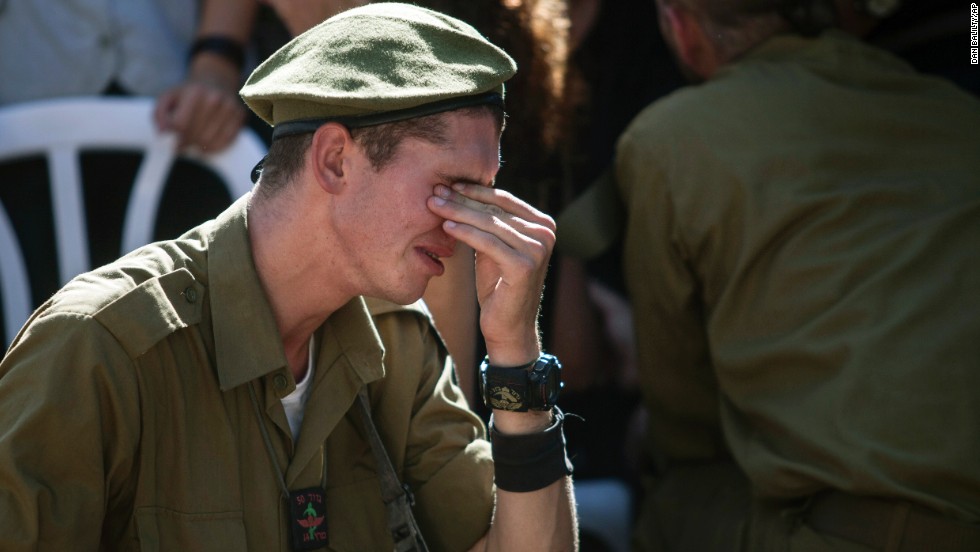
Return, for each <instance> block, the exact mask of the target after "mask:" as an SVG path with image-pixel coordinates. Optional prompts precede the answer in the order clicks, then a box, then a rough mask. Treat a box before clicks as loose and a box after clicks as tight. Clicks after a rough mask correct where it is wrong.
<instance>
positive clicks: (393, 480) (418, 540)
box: [357, 387, 429, 552]
mask: <svg viewBox="0 0 980 552" xmlns="http://www.w3.org/2000/svg"><path fill="white" fill-rule="evenodd" d="M357 399H358V401H357V402H358V405H359V409H358V410H359V411H360V413H361V419H362V420H363V422H364V429H365V432H366V433H367V437H368V443H370V445H371V452H373V453H374V459H375V462H377V464H378V478H379V479H380V481H381V498H382V499H383V500H384V503H385V510H386V512H387V514H388V529H389V530H390V531H391V538H392V540H394V541H395V552H428V550H429V549H428V547H427V546H426V544H425V539H423V538H422V531H421V530H420V529H419V526H418V523H416V521H415V515H414V514H412V505H413V504H414V502H415V498H414V497H413V496H412V493H411V491H410V490H409V488H408V485H402V483H401V482H400V481H399V480H398V474H397V473H396V472H395V467H394V466H392V465H391V459H390V458H388V453H387V452H385V446H384V443H382V442H381V436H380V435H378V430H377V428H376V427H374V420H372V418H371V403H370V402H369V401H368V395H367V387H362V388H361V390H360V391H359V392H358V394H357Z"/></svg>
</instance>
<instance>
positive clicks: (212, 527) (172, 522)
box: [136, 508, 248, 552]
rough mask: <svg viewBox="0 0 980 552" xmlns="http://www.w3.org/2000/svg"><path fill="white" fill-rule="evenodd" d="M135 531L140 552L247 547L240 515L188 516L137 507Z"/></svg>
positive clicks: (233, 550)
mask: <svg viewBox="0 0 980 552" xmlns="http://www.w3.org/2000/svg"><path fill="white" fill-rule="evenodd" d="M136 529H137V532H138V535H139V540H140V550H141V551H142V552H159V551H172V550H180V551H182V552H196V551H201V552H203V551H205V550H207V551H216V550H217V551H220V550H227V551H229V552H242V551H243V550H246V549H247V548H248V545H247V543H246V539H245V523H244V522H243V520H242V513H241V512H209V513H194V514H188V513H184V512H176V511H174V510H167V509H165V508H140V509H138V510H137V512H136Z"/></svg>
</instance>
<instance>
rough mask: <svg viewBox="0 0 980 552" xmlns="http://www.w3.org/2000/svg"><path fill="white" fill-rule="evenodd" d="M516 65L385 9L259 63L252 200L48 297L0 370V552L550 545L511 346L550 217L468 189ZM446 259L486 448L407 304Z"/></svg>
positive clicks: (551, 424) (563, 507)
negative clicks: (462, 276) (454, 273)
mask: <svg viewBox="0 0 980 552" xmlns="http://www.w3.org/2000/svg"><path fill="white" fill-rule="evenodd" d="M515 70H516V67H515V66H514V63H513V61H512V60H511V58H510V57H509V56H507V54H506V53H504V52H503V51H502V50H500V49H499V48H497V47H495V46H494V45H492V44H490V43H489V42H487V41H486V40H485V39H484V38H483V37H481V36H480V35H479V34H478V33H476V32H475V31H474V30H473V29H472V27H469V26H468V25H466V24H465V23H462V22H460V21H458V20H455V19H452V18H449V17H446V16H444V15H442V14H439V13H436V12H432V11H429V10H424V9H421V8H416V7H413V6H408V5H403V4H374V5H371V6H367V7H364V8H359V9H356V10H352V11H349V12H345V13H344V14H342V15H339V16H337V17H334V18H332V19H330V20H327V21H325V22H323V23H322V24H321V25H318V26H317V27H314V28H313V29H311V30H310V31H308V32H307V33H304V34H303V35H300V36H298V37H297V38H295V39H294V40H293V41H291V42H290V43H289V44H287V45H286V46H284V47H283V48H282V49H281V50H280V51H278V52H277V53H275V54H274V55H273V56H271V57H270V58H269V59H268V60H267V61H266V62H264V63H263V64H262V65H261V66H260V67H258V68H257V69H256V71H255V72H254V73H253V74H252V76H251V77H250V79H249V80H248V82H247V83H246V85H245V87H244V88H243V89H242V96H243V98H244V99H245V101H246V102H247V103H248V105H249V107H250V108H251V109H253V110H254V111H255V112H256V113H257V114H258V115H259V116H261V117H262V118H263V119H265V120H266V121H268V122H269V123H270V124H272V125H273V127H274V133H275V137H274V141H273V143H272V146H271V148H270V151H269V155H268V157H267V159H266V160H265V161H264V164H263V168H262V169H261V174H260V176H259V177H258V183H257V185H256V187H255V188H254V190H253V192H252V193H250V194H247V195H246V196H244V197H242V198H241V199H239V200H238V201H237V202H236V203H235V204H234V205H232V206H231V207H230V208H228V209H227V210H226V211H224V212H223V213H221V214H220V215H219V216H218V217H217V218H216V219H215V220H212V221H208V222H206V223H204V224H202V225H201V226H198V227H197V228H194V229H192V230H190V231H188V232H187V233H185V234H184V235H183V236H181V237H180V238H178V239H176V240H172V241H165V242H159V243H155V244H151V245H148V246H146V247H144V248H141V249H139V250H137V251H135V252H133V253H131V254H129V255H127V256H125V257H123V258H121V259H119V260H118V261H116V262H114V263H111V264H109V265H107V266H104V267H102V268H100V269H97V270H95V271H92V272H90V273H87V274H83V275H81V276H79V277H78V278H76V279H74V280H73V281H71V282H69V283H68V284H67V285H66V286H65V287H64V288H63V289H61V290H60V291H59V292H58V293H57V294H55V295H54V296H53V297H52V298H51V299H50V300H49V301H47V302H46V303H45V304H44V305H43V306H42V307H41V308H40V309H39V310H38V311H37V312H36V313H35V314H34V315H33V316H32V318H31V319H30V320H29V321H28V323H27V324H26V325H25V327H24V328H23V329H22V330H21V332H20V334H19V335H18V336H17V338H16V339H15V341H14V343H13V344H12V345H11V347H10V348H9V350H8V352H7V354H6V356H5V357H4V359H3V361H2V363H0V549H2V550H4V551H10V552H13V551H18V550H95V549H112V550H137V549H139V550H235V551H241V550H261V551H269V550H289V549H293V550H310V549H317V548H324V549H333V550H384V549H388V550H390V549H392V547H393V546H396V547H397V549H398V550H422V549H425V548H424V545H423V544H422V543H423V542H424V543H427V546H428V547H429V548H430V549H433V550H466V549H479V550H484V549H489V550H570V549H574V548H575V547H576V542H575V539H576V536H575V532H576V531H575V518H574V505H573V504H572V502H571V500H570V491H571V481H570V477H569V475H570V473H571V465H570V464H569V462H568V459H567V457H566V454H565V450H564V437H563V434H562V419H563V416H562V414H561V412H560V411H559V410H557V408H553V406H554V399H555V396H554V394H555V391H556V390H557V387H558V384H557V379H556V378H557V376H558V372H559V371H560V365H559V364H558V363H557V362H556V361H555V359H554V358H553V357H550V356H549V355H542V354H541V350H540V345H539V336H538V332H537V310H538V302H539V298H540V295H541V287H542V282H543V280H544V277H545V272H546V268H547V263H548V258H549V256H550V253H551V250H552V247H553V244H554V241H555V226H554V222H553V221H552V220H551V218H550V217H548V216H547V215H545V214H543V213H541V212H539V211H537V210H535V209H533V208H532V207H530V206H529V205H527V204H526V203H524V202H522V201H520V200H518V199H516V198H515V197H514V196H513V195H511V194H509V193H506V192H502V191H499V190H495V189H494V188H493V186H492V184H493V182H494V176H495V174H496V173H497V170H498V167H499V164H500V159H499V140H500V135H501V132H502V126H503V109H502V101H503V97H502V96H503V82H504V81H505V80H507V79H508V78H509V77H510V76H511V75H513V73H514V72H515ZM456 242H463V243H466V244H467V245H469V246H470V247H472V248H473V249H474V250H475V251H476V252H477V260H476V263H477V267H476V273H477V279H478V287H479V297H480V302H481V309H482V310H481V326H482V330H483V334H484V335H485V336H486V346H487V351H488V358H487V359H486V361H485V365H484V366H485V374H486V376H485V380H486V382H487V385H486V388H487V390H488V391H487V393H486V397H485V399H486V400H488V402H489V404H491V405H495V406H496V407H498V408H497V409H495V410H494V415H493V419H492V420H491V422H490V428H489V434H490V436H491V439H490V440H489V441H488V440H487V438H486V434H487V430H486V429H485V428H484V426H483V424H482V422H481V421H480V419H479V418H478V417H477V416H476V415H474V414H473V413H472V412H471V411H470V410H469V409H468V405H467V403H466V401H465V399H464V398H463V396H462V394H461V392H460V390H459V388H458V387H457V385H456V384H455V375H454V367H453V364H452V360H451V358H449V356H448V355H447V354H446V351H445V348H444V346H443V344H442V342H441V340H440V338H439V336H438V335H437V334H436V333H435V331H434V330H433V326H432V321H431V319H430V317H429V315H428V312H427V310H426V308H425V306H424V304H422V303H421V302H418V299H419V298H420V297H421V296H422V293H423V291H424V290H425V288H426V285H427V284H428V282H429V280H430V279H431V278H433V277H436V276H438V275H440V274H441V273H442V271H443V260H442V259H444V258H445V257H447V256H448V255H450V254H451V253H452V251H453V247H454V244H455V243H456ZM364 297H373V298H376V299H365V298H364ZM524 367H532V368H533V370H532V372H533V375H534V378H533V379H534V382H533V383H531V380H532V378H531V375H529V374H530V373H529V372H528V371H525V370H522V369H521V368H524ZM473 368H474V367H468V366H466V367H460V369H473ZM534 385H543V387H541V389H545V390H548V391H550V393H548V394H546V395H540V396H535V395H532V394H531V391H533V390H534V389H535V387H534ZM507 390H511V391H514V392H515V393H516V396H517V398H518V402H519V403H520V404H504V403H501V402H499V401H498V402H494V401H495V398H494V397H499V396H500V395H501V393H503V392H504V391H507ZM365 391H366V392H365ZM542 397H543V398H542ZM522 401H523V402H522ZM372 420H373V422H372ZM375 429H376V433H377V434H378V435H379V436H380V442H381V443H380V444H379V443H377V442H376V441H375V440H374V439H373V438H372V435H373V434H374V433H375ZM491 443H492V444H491ZM389 463H390V465H391V466H392V468H391V469H386V465H387V464H389ZM396 478H397V479H396ZM392 481H394V483H393V484H392ZM401 484H405V486H406V487H407V488H408V489H409V491H410V492H411V496H409V495H407V494H405V493H404V492H403V491H402V487H401ZM392 488H394V489H395V492H394V493H392V492H391V490H392ZM409 504H414V507H412V508H411V511H410V512H408V513H406V510H407V508H408V507H409V506H408V505H409ZM311 506H312V508H311ZM417 533H420V534H421V537H417V536H415V535H416V534H417ZM406 535H408V536H407V537H406Z"/></svg>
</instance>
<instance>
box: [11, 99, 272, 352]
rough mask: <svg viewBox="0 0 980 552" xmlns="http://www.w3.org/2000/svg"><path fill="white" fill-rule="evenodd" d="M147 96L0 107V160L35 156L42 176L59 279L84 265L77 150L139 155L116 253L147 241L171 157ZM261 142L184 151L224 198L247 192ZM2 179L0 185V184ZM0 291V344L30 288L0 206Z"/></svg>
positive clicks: (20, 315)
mask: <svg viewBox="0 0 980 552" xmlns="http://www.w3.org/2000/svg"><path fill="white" fill-rule="evenodd" d="M153 104H154V100H153V99H152V98H144V97H137V98H132V97H130V98H125V97H79V98H64V99H55V100H43V101H37V102H27V103H21V104H13V105H9V106H4V107H3V108H0V161H9V160H13V159H18V158H23V157H28V156H37V155H43V156H44V157H45V158H46V159H47V163H48V170H49V174H50V178H51V181H50V186H51V198H52V203H53V205H52V210H53V214H54V226H55V241H56V254H57V258H58V266H59V277H60V280H61V282H62V283H65V282H67V281H68V280H70V279H71V278H73V277H75V276H76V275H78V274H80V273H82V272H85V271H87V270H89V269H90V268H91V265H90V257H89V247H88V243H87V242H86V237H87V236H88V232H87V231H86V230H87V226H86V220H85V206H84V204H83V203H84V202H83V194H82V182H81V170H80V163H79V152H80V151H81V150H92V149H100V148H105V149H125V150H135V151H141V152H143V160H142V163H141V165H140V167H139V171H138V172H137V175H136V181H135V184H134V187H133V189H132V192H131V194H130V198H129V204H128V206H127V209H126V214H125V219H124V223H123V230H122V251H120V254H122V253H126V252H128V251H131V250H133V249H135V248H137V247H139V246H141V245H144V244H146V243H149V241H150V240H151V238H152V236H153V228H154V225H155V224H156V219H157V210H158V206H159V202H160V198H161V196H162V195H163V190H164V186H165V184H166V178H167V174H168V172H169V170H170V167H171V165H172V164H173V162H174V160H175V156H176V137H175V136H174V135H172V134H161V133H159V132H158V131H157V130H156V127H155V125H154V123H153V115H152V114H153ZM265 151H266V148H265V145H264V144H263V143H262V141H261V140H260V139H259V138H258V137H257V136H256V135H255V133H254V132H252V131H251V130H249V129H247V128H244V129H243V130H242V132H241V133H239V135H238V137H237V138H236V139H235V141H234V142H233V143H232V145H231V146H230V147H229V148H228V149H226V150H224V151H222V152H220V153H218V154H215V155H199V154H193V153H191V154H187V157H190V158H192V159H194V160H196V161H198V162H199V163H201V164H203V165H204V166H206V167H208V168H210V169H211V170H212V171H214V172H215V174H217V176H218V177H219V178H220V179H221V180H222V182H224V183H225V185H226V186H227V188H228V191H229V193H230V195H231V197H232V198H237V197H239V196H241V195H242V194H244V193H245V192H247V191H248V190H250V189H251V186H252V183H251V180H250V178H249V175H250V172H251V168H252V166H253V165H255V163H256V162H258V160H259V159H261V157H262V156H263V155H265ZM4 184H9V183H5V182H0V186H2V185H4ZM0 293H2V294H3V310H4V312H3V319H4V326H5V328H6V336H5V337H6V343H9V342H10V341H11V340H12V339H13V337H14V336H15V335H16V333H17V331H18V330H19V329H20V326H21V325H22V324H23V323H24V322H25V321H26V320H27V318H28V316H30V313H31V310H32V308H33V306H32V305H31V288H30V280H29V278H28V274H27V269H26V267H25V263H24V256H23V252H22V250H21V248H20V245H19V242H18V239H17V235H16V233H15V230H14V228H13V226H12V224H11V223H10V218H9V216H8V214H7V211H6V210H5V209H4V208H3V205H0Z"/></svg>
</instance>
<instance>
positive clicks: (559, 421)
mask: <svg viewBox="0 0 980 552" xmlns="http://www.w3.org/2000/svg"><path fill="white" fill-rule="evenodd" d="M552 412H553V414H554V417H555V423H553V424H552V425H551V427H549V428H548V429H546V430H544V431H543V432H541V433H530V434H526V435H503V434H501V433H499V432H498V431H497V428H495V427H494V425H493V418H492V417H491V419H490V442H491V443H492V445H493V446H492V451H493V466H494V480H495V483H496V484H497V487H498V488H499V489H503V490H505V491H511V492H515V493H526V492H530V491H536V490H538V489H543V488H545V487H547V486H548V485H551V484H552V483H554V482H555V481H558V480H559V479H561V478H562V477H565V476H566V475H571V473H572V463H571V461H569V459H568V453H567V452H566V450H565V432H564V429H563V426H564V422H565V415H564V414H563V413H562V411H561V410H559V409H558V408H557V407H555V409H554V410H553V411H552Z"/></svg>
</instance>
